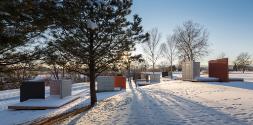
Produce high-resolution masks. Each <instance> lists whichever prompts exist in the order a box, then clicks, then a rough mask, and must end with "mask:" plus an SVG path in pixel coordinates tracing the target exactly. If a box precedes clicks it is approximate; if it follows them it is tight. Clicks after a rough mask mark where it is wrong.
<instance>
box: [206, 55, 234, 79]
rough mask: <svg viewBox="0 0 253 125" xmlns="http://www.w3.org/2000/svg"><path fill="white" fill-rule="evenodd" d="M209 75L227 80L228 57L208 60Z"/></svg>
mask: <svg viewBox="0 0 253 125" xmlns="http://www.w3.org/2000/svg"><path fill="white" fill-rule="evenodd" d="M208 74H209V77H215V78H219V81H220V82H228V81H229V75H228V58H223V59H217V60H210V61H209V62H208Z"/></svg>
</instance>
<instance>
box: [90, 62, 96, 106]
mask: <svg viewBox="0 0 253 125" xmlns="http://www.w3.org/2000/svg"><path fill="white" fill-rule="evenodd" d="M89 67H90V74H89V77H90V102H91V106H92V107H93V106H94V105H95V104H96V102H97V95H96V84H95V79H96V74H95V65H94V64H92V62H91V63H90V66H89Z"/></svg>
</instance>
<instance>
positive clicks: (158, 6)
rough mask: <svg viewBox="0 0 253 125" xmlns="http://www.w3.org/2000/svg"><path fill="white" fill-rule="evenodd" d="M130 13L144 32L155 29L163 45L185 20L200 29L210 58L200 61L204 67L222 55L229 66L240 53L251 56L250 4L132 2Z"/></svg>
mask: <svg viewBox="0 0 253 125" xmlns="http://www.w3.org/2000/svg"><path fill="white" fill-rule="evenodd" d="M132 13H133V14H139V15H140V17H142V18H143V22H142V25H143V27H144V30H145V31H149V30H150V29H152V28H154V27H157V28H158V30H159V32H161V34H162V42H164V41H165V40H166V36H167V35H168V34H171V33H172V31H173V29H175V27H176V26H178V25H181V24H182V23H183V22H185V21H187V20H192V21H194V22H197V23H199V24H201V25H203V26H204V27H205V28H207V30H208V32H209V43H210V53H209V55H208V56H206V57H204V58H203V59H201V60H200V61H201V63H202V64H203V65H205V64H207V61H208V60H209V59H214V58H216V57H217V56H218V55H220V54H221V53H222V52H224V53H225V54H226V55H227V56H228V57H229V58H230V62H231V61H232V60H234V58H235V57H236V56H237V55H238V54H239V53H241V52H249V53H250V54H251V55H252V56H253V0H134V2H133V7H132ZM141 50H142V48H141V47H137V51H138V52H141Z"/></svg>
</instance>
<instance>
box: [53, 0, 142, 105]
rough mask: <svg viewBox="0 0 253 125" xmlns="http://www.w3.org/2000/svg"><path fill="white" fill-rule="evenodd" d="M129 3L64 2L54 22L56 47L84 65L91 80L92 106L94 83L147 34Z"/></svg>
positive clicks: (110, 0)
mask: <svg viewBox="0 0 253 125" xmlns="http://www.w3.org/2000/svg"><path fill="white" fill-rule="evenodd" d="M131 5H132V1H131V0H87V1H83V0H77V1H63V3H62V10H61V12H59V13H60V14H59V18H58V19H57V21H58V24H57V26H59V31H58V32H56V34H55V37H57V40H56V41H55V45H56V46H58V49H59V50H61V51H62V52H64V53H65V54H66V55H69V57H71V59H70V60H73V61H76V60H78V61H79V63H81V64H83V65H85V66H84V67H87V70H88V73H87V74H88V76H89V78H90V96H91V106H94V105H95V103H96V102H97V98H96V90H95V79H96V76H98V75H99V74H100V73H101V72H103V71H105V70H107V69H109V68H111V67H112V66H113V63H115V62H118V61H119V60H120V58H121V56H122V55H123V52H125V51H128V50H130V48H132V47H134V45H135V43H136V42H137V41H143V40H144V39H145V38H146V37H147V34H144V33H143V30H142V27H141V26H140V23H141V18H140V17H139V16H138V15H134V16H133V21H128V19H127V16H128V15H129V14H130V12H131Z"/></svg>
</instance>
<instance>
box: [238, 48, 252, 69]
mask: <svg viewBox="0 0 253 125" xmlns="http://www.w3.org/2000/svg"><path fill="white" fill-rule="evenodd" d="M235 62H236V64H237V67H238V68H239V69H240V70H242V72H243V73H244V72H245V70H246V69H247V67H248V66H249V65H251V64H252V59H251V56H250V55H249V53H247V52H244V53H240V54H239V55H238V56H237V58H236V60H235Z"/></svg>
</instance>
